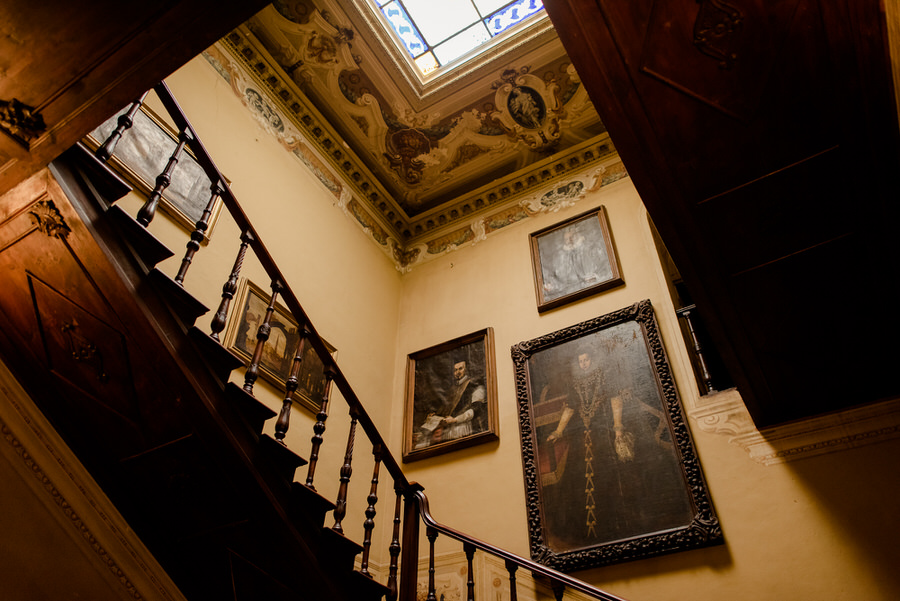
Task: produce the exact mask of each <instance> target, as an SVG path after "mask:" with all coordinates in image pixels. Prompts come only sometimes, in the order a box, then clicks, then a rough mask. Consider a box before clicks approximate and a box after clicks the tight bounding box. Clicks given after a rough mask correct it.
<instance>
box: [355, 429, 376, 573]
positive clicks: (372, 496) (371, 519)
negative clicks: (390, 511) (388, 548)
mask: <svg viewBox="0 0 900 601" xmlns="http://www.w3.org/2000/svg"><path fill="white" fill-rule="evenodd" d="M372 455H373V456H374V457H375V470H374V471H373V473H372V487H371V488H370V489H369V496H368V497H366V500H367V501H368V502H369V506H368V507H366V521H365V522H363V531H364V532H365V535H364V536H363V554H362V562H361V565H360V569H359V571H360V572H362V573H363V574H364V575H366V576H369V575H370V574H369V549H370V548H371V546H372V530H374V529H375V504H376V503H377V502H378V470H379V468H380V467H381V445H380V444H376V445H375V446H374V447H373V448H372Z"/></svg>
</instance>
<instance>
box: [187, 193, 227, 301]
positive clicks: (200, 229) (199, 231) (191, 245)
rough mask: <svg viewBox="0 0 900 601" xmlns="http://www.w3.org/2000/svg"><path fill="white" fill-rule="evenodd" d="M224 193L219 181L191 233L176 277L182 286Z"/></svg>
mask: <svg viewBox="0 0 900 601" xmlns="http://www.w3.org/2000/svg"><path fill="white" fill-rule="evenodd" d="M224 191H225V188H224V187H223V186H222V182H221V181H218V180H217V181H216V182H215V183H214V184H212V185H211V186H210V187H209V192H210V197H209V202H208V203H206V208H205V209H203V214H202V215H200V219H199V221H197V223H196V226H195V227H194V231H193V232H191V239H190V240H188V243H187V250H186V251H185V253H184V258H183V259H181V268H180V269H179V270H178V275H176V276H175V281H176V282H178V283H179V284H181V285H182V286H183V285H184V277H185V276H186V275H187V271H188V268H190V266H191V262H192V261H193V260H194V255H195V254H196V253H197V251H198V250H200V243H201V242H203V238H204V236H206V230H208V229H209V218H210V216H212V211H213V207H215V206H216V201H217V200H218V199H219V197H220V196H221V195H222V192H224Z"/></svg>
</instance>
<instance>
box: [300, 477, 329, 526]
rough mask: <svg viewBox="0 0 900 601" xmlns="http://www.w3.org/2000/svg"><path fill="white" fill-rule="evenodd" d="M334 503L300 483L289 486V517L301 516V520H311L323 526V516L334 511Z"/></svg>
mask: <svg viewBox="0 0 900 601" xmlns="http://www.w3.org/2000/svg"><path fill="white" fill-rule="evenodd" d="M334 507H335V505H334V503H333V502H332V501H330V500H328V499H326V498H325V497H323V496H322V495H320V494H319V493H318V492H316V491H315V490H313V489H311V488H309V487H308V486H306V485H305V484H301V483H300V482H294V483H293V484H292V485H291V505H290V509H291V515H292V516H295V517H296V516H298V515H300V516H303V519H307V520H312V521H314V522H315V523H316V525H318V526H324V525H325V515H326V514H327V513H328V512H329V511H333V510H334Z"/></svg>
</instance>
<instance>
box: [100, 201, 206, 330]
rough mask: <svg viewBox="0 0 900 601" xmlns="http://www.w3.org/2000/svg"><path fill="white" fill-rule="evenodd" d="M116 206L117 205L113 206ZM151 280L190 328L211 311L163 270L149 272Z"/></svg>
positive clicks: (178, 317)
mask: <svg viewBox="0 0 900 601" xmlns="http://www.w3.org/2000/svg"><path fill="white" fill-rule="evenodd" d="M113 208H115V207H113ZM149 278H150V281H151V282H152V283H153V285H154V287H156V289H157V290H158V291H159V292H160V294H161V295H162V296H163V298H165V299H166V303H167V304H168V305H169V309H170V310H171V311H172V314H173V315H175V317H176V318H177V319H178V320H179V321H180V322H181V323H182V324H183V325H184V326H185V327H186V328H190V327H191V326H193V325H194V322H195V321H197V318H198V317H200V316H201V315H204V314H206V313H208V312H209V309H208V308H207V307H206V305H204V304H203V303H201V302H200V301H198V300H197V298H196V297H195V296H194V295H193V294H191V293H190V292H188V291H187V290H185V288H184V286H182V285H181V284H179V283H178V282H176V281H175V280H173V279H172V278H170V277H169V276H167V275H166V274H164V273H163V272H161V271H160V270H159V269H153V270H152V271H151V272H150V273H149Z"/></svg>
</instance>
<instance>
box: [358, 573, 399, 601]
mask: <svg viewBox="0 0 900 601" xmlns="http://www.w3.org/2000/svg"><path fill="white" fill-rule="evenodd" d="M347 585H348V587H349V588H350V594H351V596H352V598H353V599H381V598H383V597H385V596H386V595H388V594H389V593H390V592H391V589H390V588H388V586H387V585H386V584H382V583H380V582H378V581H377V580H375V579H374V578H372V577H371V576H367V575H365V574H363V573H362V572H360V571H359V570H353V571H352V572H350V577H349V579H348V582H347Z"/></svg>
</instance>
